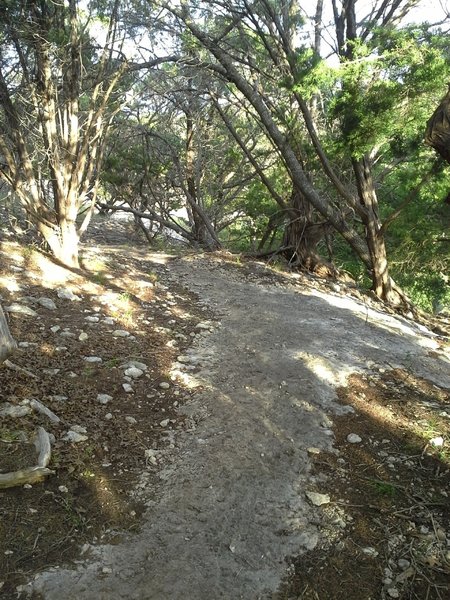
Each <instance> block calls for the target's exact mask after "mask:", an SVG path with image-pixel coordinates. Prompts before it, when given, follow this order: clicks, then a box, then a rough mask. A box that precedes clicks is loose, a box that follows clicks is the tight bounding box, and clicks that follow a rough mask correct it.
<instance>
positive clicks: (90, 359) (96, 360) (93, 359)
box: [83, 356, 103, 363]
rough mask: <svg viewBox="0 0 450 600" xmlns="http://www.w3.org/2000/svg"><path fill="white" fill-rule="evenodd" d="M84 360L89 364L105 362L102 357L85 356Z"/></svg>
mask: <svg viewBox="0 0 450 600" xmlns="http://www.w3.org/2000/svg"><path fill="white" fill-rule="evenodd" d="M83 360H85V361H86V362H88V363H101V362H103V360H102V359H101V358H100V356H85V357H84V358H83Z"/></svg>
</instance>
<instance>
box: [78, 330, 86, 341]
mask: <svg viewBox="0 0 450 600" xmlns="http://www.w3.org/2000/svg"><path fill="white" fill-rule="evenodd" d="M88 338H89V336H88V334H87V333H86V332H84V331H82V332H81V333H80V335H79V336H78V339H79V340H80V342H85V341H86V340H87V339H88Z"/></svg>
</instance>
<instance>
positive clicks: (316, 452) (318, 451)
mask: <svg viewBox="0 0 450 600" xmlns="http://www.w3.org/2000/svg"><path fill="white" fill-rule="evenodd" d="M306 452H307V453H308V454H320V450H319V448H314V447H312V446H311V447H310V448H308V449H307V450H306Z"/></svg>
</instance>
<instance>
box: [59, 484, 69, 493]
mask: <svg viewBox="0 0 450 600" xmlns="http://www.w3.org/2000/svg"><path fill="white" fill-rule="evenodd" d="M58 490H59V491H60V492H62V493H63V494H67V492H68V491H69V489H68V488H67V487H66V486H65V485H60V486H59V487H58Z"/></svg>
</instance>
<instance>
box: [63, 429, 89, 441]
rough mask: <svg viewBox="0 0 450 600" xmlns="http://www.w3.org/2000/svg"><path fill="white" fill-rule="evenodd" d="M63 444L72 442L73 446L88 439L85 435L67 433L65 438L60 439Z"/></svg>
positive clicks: (72, 432) (73, 432)
mask: <svg viewBox="0 0 450 600" xmlns="http://www.w3.org/2000/svg"><path fill="white" fill-rule="evenodd" d="M62 439H63V440H64V441H65V442H72V443H73V444H78V443H79V442H85V441H86V440H87V439H88V437H87V435H83V434H81V433H78V432H76V431H72V430H70V431H68V432H67V433H66V435H65V436H63V438H62Z"/></svg>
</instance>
